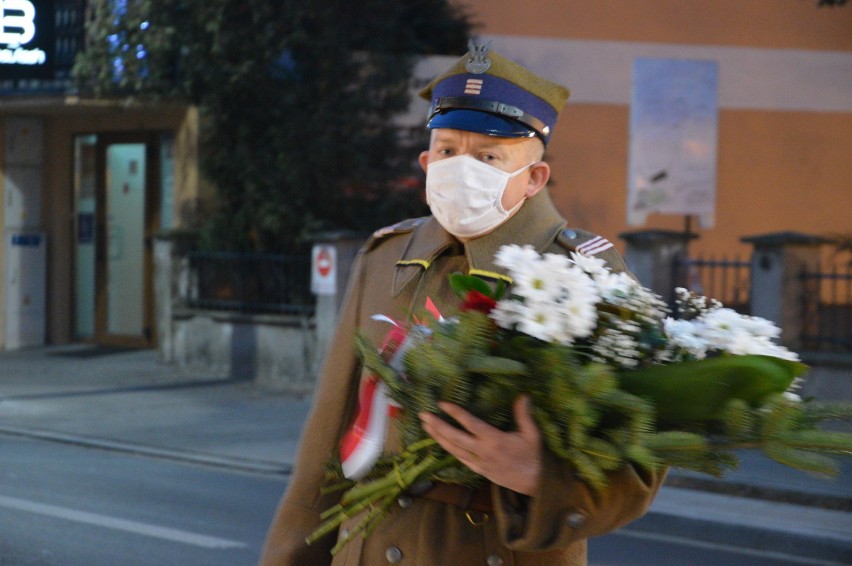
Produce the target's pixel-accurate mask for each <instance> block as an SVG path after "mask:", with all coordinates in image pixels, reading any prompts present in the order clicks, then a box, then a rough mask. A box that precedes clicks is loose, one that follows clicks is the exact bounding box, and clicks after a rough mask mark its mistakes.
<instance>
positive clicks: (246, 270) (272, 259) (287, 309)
mask: <svg viewBox="0 0 852 566" xmlns="http://www.w3.org/2000/svg"><path fill="white" fill-rule="evenodd" d="M187 259H188V261H189V285H187V288H186V293H185V294H186V296H185V297H184V302H185V304H186V305H187V306H188V307H192V308H203V309H213V310H230V311H238V312H244V313H258V314H260V313H279V314H312V313H313V312H314V307H315V300H314V296H313V294H312V293H311V289H310V274H311V258H310V256H289V255H275V254H259V253H242V252H240V253H236V252H199V251H194V252H189V253H188V254H187Z"/></svg>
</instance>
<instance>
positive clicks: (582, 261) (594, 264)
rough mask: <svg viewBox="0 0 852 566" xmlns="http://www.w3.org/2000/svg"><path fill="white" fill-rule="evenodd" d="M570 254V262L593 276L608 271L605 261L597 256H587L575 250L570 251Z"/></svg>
mask: <svg viewBox="0 0 852 566" xmlns="http://www.w3.org/2000/svg"><path fill="white" fill-rule="evenodd" d="M570 256H571V260H570V261H571V262H572V263H574V264H575V265H576V266H577V267H579V268H580V269H582V270H583V271H585V272H586V273H588V274H589V275H591V276H593V277H597V276H598V275H602V274H605V273H609V270H608V269H607V268H606V261H604V260H602V259H601V258H599V257H594V256H587V255H583V254H579V253H577V252H571V254H570Z"/></svg>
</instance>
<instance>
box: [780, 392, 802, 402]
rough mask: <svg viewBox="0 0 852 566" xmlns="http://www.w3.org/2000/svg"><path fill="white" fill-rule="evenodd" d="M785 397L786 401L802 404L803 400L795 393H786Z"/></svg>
mask: <svg viewBox="0 0 852 566" xmlns="http://www.w3.org/2000/svg"><path fill="white" fill-rule="evenodd" d="M783 395H784V398H785V399H786V400H788V401H792V402H793V403H801V402H802V398H801V397H799V396H798V395H797V394H795V393H793V392H792V391H785V392H784V393H783Z"/></svg>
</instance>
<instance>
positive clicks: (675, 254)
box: [619, 230, 698, 305]
mask: <svg viewBox="0 0 852 566" xmlns="http://www.w3.org/2000/svg"><path fill="white" fill-rule="evenodd" d="M619 237H620V238H621V239H622V240H624V241H625V242H627V250H626V252H625V254H624V261H625V262H626V263H627V269H629V270H630V271H631V272H632V273H633V274H634V275H635V276H636V278H637V279H639V282H640V283H642V285H644V286H645V287H648V288H649V289H651V290H652V291H654V292H655V293H657V294H658V295H660V296H661V297H662V298H663V300H664V301H666V302H667V303H668V304H670V305H671V304H673V303H674V289H675V287H686V283H687V282H686V272H685V271H684V270H679V269H678V264H679V263H680V262H682V261H683V260H685V259H687V258H688V257H689V241H690V240H693V239H695V238H697V237H698V235H697V234H694V233H691V232H677V231H674V230H640V231H636V232H625V233H623V234H619Z"/></svg>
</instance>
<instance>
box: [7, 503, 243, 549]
mask: <svg viewBox="0 0 852 566" xmlns="http://www.w3.org/2000/svg"><path fill="white" fill-rule="evenodd" d="M0 507H7V508H9V509H17V510H18V511H26V512H28V513H37V514H39V515H46V516H48V517H55V518H57V519H65V520H68V521H74V522H75V523H86V524H89V525H95V526H98V527H104V528H107V529H115V530H117V531H125V532H128V533H134V534H138V535H144V536H148V537H154V538H159V539H164V540H170V541H174V542H180V543H184V544H191V545H193V546H200V547H203V548H241V547H245V546H246V544H245V543H242V542H239V541H235V540H228V539H223V538H217V537H209V536H206V535H199V534H197V533H191V532H188V531H181V530H179V529H169V528H166V527H158V526H157V525H149V524H146V523H138V522H136V521H128V520H126V519H119V518H116V517H110V516H108V515H98V514H96V513H87V512H85V511H78V510H76V509H68V508H67V507H57V506H56V505H47V504H44V503H36V502H35V501H27V500H26V499H18V498H16V497H6V496H3V495H0Z"/></svg>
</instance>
